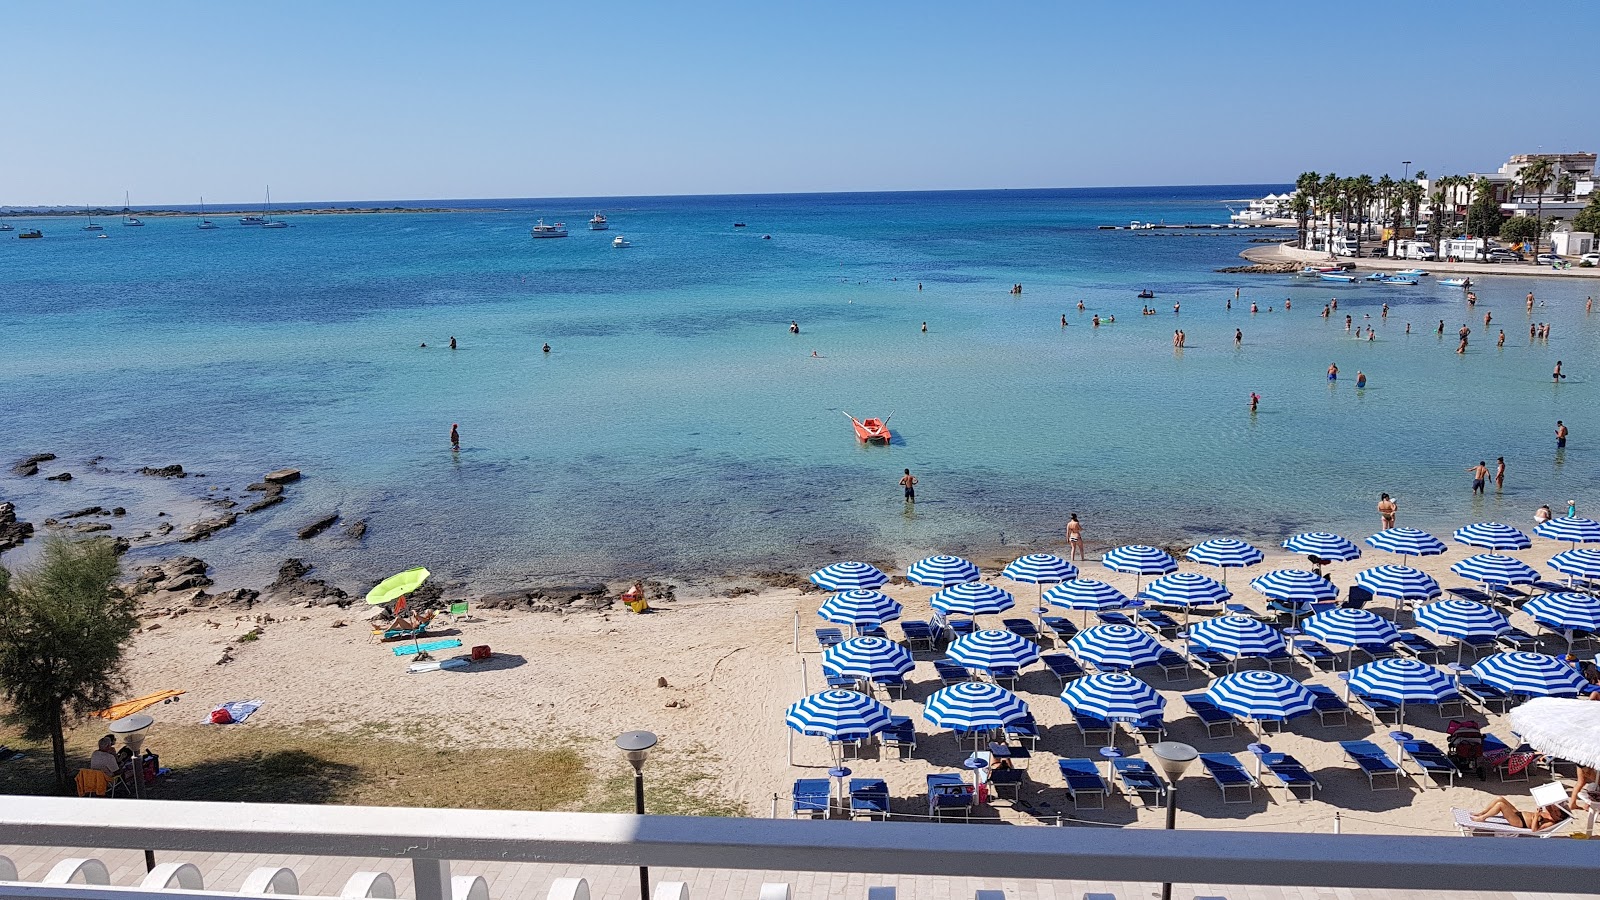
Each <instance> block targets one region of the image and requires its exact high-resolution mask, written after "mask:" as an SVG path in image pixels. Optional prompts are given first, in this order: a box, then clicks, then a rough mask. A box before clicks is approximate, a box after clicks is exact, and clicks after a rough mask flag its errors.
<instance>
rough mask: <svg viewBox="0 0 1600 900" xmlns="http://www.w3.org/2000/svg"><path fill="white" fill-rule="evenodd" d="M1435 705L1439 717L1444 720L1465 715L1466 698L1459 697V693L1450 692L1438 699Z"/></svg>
mask: <svg viewBox="0 0 1600 900" xmlns="http://www.w3.org/2000/svg"><path fill="white" fill-rule="evenodd" d="M1435 705H1436V706H1438V707H1439V715H1441V716H1444V717H1445V718H1450V717H1451V716H1464V715H1466V714H1467V698H1465V697H1463V696H1461V693H1460V692H1459V691H1451V692H1450V693H1448V694H1446V695H1444V696H1443V697H1440V698H1439V702H1438V703H1436V704H1435ZM1451 710H1454V712H1451Z"/></svg>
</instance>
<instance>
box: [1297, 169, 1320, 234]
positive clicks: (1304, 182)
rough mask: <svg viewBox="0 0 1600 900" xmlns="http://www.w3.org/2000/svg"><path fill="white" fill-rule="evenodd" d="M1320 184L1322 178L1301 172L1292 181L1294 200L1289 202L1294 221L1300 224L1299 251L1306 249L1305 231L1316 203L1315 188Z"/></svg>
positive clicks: (1314, 174) (1313, 173)
mask: <svg viewBox="0 0 1600 900" xmlns="http://www.w3.org/2000/svg"><path fill="white" fill-rule="evenodd" d="M1321 184H1322V176H1320V175H1318V174H1317V173H1315V172H1301V173H1300V177H1299V178H1296V179H1295V180H1294V196H1295V199H1294V200H1292V201H1290V208H1291V209H1293V210H1294V214H1295V219H1296V220H1297V221H1298V222H1299V223H1300V249H1301V250H1304V249H1305V248H1306V240H1307V238H1308V236H1309V235H1308V234H1307V231H1308V230H1309V226H1310V222H1311V209H1312V207H1314V206H1315V205H1316V202H1317V188H1318V187H1319V186H1320V185H1321Z"/></svg>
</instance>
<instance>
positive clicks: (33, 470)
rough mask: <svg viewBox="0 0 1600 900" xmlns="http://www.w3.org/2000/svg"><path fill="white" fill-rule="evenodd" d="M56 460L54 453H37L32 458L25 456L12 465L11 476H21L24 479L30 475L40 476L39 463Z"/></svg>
mask: <svg viewBox="0 0 1600 900" xmlns="http://www.w3.org/2000/svg"><path fill="white" fill-rule="evenodd" d="M55 458H56V455H55V454H54V453H35V454H34V455H32V456H25V457H23V458H22V459H19V460H17V461H16V462H15V463H12V465H11V474H13V475H20V476H22V477H23V478H26V477H28V476H29V475H37V474H39V463H42V462H49V461H50V460H52V459H55Z"/></svg>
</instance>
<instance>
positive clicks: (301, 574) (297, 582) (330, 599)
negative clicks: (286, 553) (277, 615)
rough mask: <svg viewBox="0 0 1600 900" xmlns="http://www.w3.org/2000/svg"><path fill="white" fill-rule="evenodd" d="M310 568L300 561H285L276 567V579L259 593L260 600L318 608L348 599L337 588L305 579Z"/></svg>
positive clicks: (346, 595) (347, 596)
mask: <svg viewBox="0 0 1600 900" xmlns="http://www.w3.org/2000/svg"><path fill="white" fill-rule="evenodd" d="M310 573H311V566H309V565H307V564H306V562H305V560H302V559H286V560H284V561H283V564H282V565H280V566H279V567H278V578H277V580H276V581H274V582H272V583H271V584H269V585H267V587H266V588H265V589H264V590H263V591H262V592H261V599H262V600H282V601H287V602H293V603H307V602H309V603H315V604H317V605H319V606H333V605H338V604H343V603H344V602H346V601H348V600H349V599H350V595H349V594H346V593H345V592H344V591H342V590H340V589H339V588H336V587H334V586H333V585H331V584H328V583H327V582H326V581H322V580H320V579H317V578H308V577H306V576H307V575H309V574H310Z"/></svg>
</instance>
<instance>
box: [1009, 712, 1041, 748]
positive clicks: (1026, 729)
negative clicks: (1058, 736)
mask: <svg viewBox="0 0 1600 900" xmlns="http://www.w3.org/2000/svg"><path fill="white" fill-rule="evenodd" d="M1006 740H1007V741H1008V742H1010V741H1015V742H1016V743H1017V746H1018V748H1021V747H1022V745H1023V744H1027V748H1026V750H1030V751H1031V750H1033V749H1035V748H1037V747H1038V746H1039V723H1038V722H1037V721H1035V720H1034V718H1033V713H1028V714H1027V715H1025V716H1023V717H1022V718H1020V719H1018V720H1016V721H1015V722H1008V723H1007V724H1006ZM1012 752H1013V753H1015V752H1016V751H1015V750H1013V751H1012Z"/></svg>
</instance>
